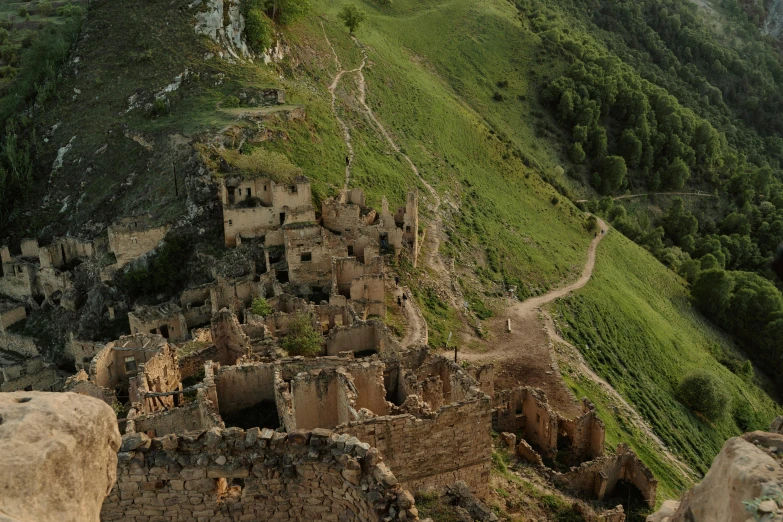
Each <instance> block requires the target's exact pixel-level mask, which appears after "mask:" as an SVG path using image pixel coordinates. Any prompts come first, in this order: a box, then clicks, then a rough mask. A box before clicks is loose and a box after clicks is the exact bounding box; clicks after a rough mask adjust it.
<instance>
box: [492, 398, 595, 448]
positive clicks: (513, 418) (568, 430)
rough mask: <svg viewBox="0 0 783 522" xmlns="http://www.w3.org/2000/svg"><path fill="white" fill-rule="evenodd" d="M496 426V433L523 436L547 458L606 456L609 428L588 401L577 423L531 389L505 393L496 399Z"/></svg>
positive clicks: (584, 403) (494, 420) (494, 421)
mask: <svg viewBox="0 0 783 522" xmlns="http://www.w3.org/2000/svg"><path fill="white" fill-rule="evenodd" d="M492 426H493V428H494V429H495V430H496V431H499V432H502V431H507V432H511V433H517V432H521V435H522V438H524V439H525V440H526V441H527V442H528V443H530V445H531V446H533V448H534V449H536V450H537V451H539V452H540V453H541V454H542V455H543V456H545V457H547V458H553V457H554V456H555V455H556V454H557V452H558V451H559V450H561V451H562V450H564V449H567V450H568V451H570V458H571V459H572V460H573V461H574V462H584V461H587V460H591V459H594V458H596V457H598V456H600V455H603V453H604V438H605V431H606V430H605V428H604V424H603V422H601V420H600V419H599V418H598V416H597V415H596V413H595V407H594V406H593V404H592V403H591V402H590V401H588V400H587V399H585V400H584V402H583V413H582V415H580V416H579V417H577V418H575V419H566V418H564V417H562V416H560V415H559V414H558V413H557V412H556V411H555V410H554V409H552V408H551V407H550V406H549V403H548V402H547V399H546V395H545V394H544V392H543V391H541V390H539V389H535V388H529V387H519V388H515V389H513V390H503V391H502V392H500V393H498V394H497V395H496V396H495V408H494V410H493V412H492Z"/></svg>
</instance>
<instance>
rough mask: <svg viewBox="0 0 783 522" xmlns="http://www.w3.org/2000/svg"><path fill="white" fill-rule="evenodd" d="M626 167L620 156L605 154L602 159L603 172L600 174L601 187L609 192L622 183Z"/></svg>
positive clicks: (606, 192) (626, 170) (604, 191)
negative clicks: (603, 159)
mask: <svg viewBox="0 0 783 522" xmlns="http://www.w3.org/2000/svg"><path fill="white" fill-rule="evenodd" d="M627 172H628V169H627V168H626V166H625V159H623V157H622V156H607V157H606V160H605V161H604V172H603V174H602V175H601V189H602V191H603V193H604V194H609V193H612V192H614V191H616V190H617V189H619V188H620V187H621V186H622V185H623V181H625V174H626V173H627Z"/></svg>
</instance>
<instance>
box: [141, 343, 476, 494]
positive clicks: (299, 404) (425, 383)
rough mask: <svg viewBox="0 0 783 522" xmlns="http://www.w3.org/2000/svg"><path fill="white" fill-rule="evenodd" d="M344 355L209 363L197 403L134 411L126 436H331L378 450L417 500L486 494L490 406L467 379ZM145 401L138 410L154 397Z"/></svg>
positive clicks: (422, 363) (406, 362)
mask: <svg viewBox="0 0 783 522" xmlns="http://www.w3.org/2000/svg"><path fill="white" fill-rule="evenodd" d="M343 354H344V355H341V356H327V357H318V358H313V359H305V358H302V357H294V358H283V359H274V360H263V361H254V360H252V358H248V357H243V358H240V360H239V361H237V364H234V365H229V366H224V365H221V364H219V363H214V362H211V361H208V362H206V363H205V368H204V378H203V380H202V382H201V383H199V384H197V385H196V386H195V387H194V388H193V392H195V393H194V394H193V395H194V396H192V397H191V398H189V399H184V400H183V402H182V403H180V404H179V405H178V406H177V407H174V408H166V409H159V410H156V411H141V410H142V408H136V409H135V410H134V411H132V413H131V414H129V416H128V423H127V427H126V429H127V432H128V433H133V432H139V433H145V434H147V435H149V436H163V435H165V434H167V433H176V434H180V435H185V434H187V433H189V432H191V431H192V430H202V431H208V430H210V429H212V428H221V429H222V428H226V427H227V428H232V427H234V428H242V429H246V430H247V429H250V428H254V427H260V428H266V429H269V430H276V429H283V430H285V431H286V432H288V433H295V432H297V431H299V430H313V429H319V428H320V429H330V430H334V431H335V432H336V433H343V434H346V436H353V437H356V438H357V439H358V440H360V441H365V442H367V443H368V444H370V445H374V446H376V447H377V448H378V450H379V452H380V454H381V455H382V456H383V458H384V459H385V460H386V462H387V463H388V464H389V466H390V467H391V469H392V470H393V471H394V473H395V474H396V476H397V477H398V478H399V480H400V482H401V483H402V484H403V486H404V487H407V488H410V489H412V490H414V491H417V490H420V489H427V488H431V487H435V488H437V487H440V486H445V485H447V484H451V483H453V482H455V481H456V480H463V481H465V482H466V483H468V485H469V486H470V487H471V488H472V489H473V490H474V491H476V492H478V493H479V494H482V495H483V494H484V493H486V492H487V488H488V481H489V466H490V459H489V455H490V451H491V437H490V435H491V434H490V430H491V417H490V408H491V405H490V398H489V397H488V396H487V395H485V394H484V393H483V392H482V391H481V390H480V389H479V388H478V387H477V386H476V382H475V381H474V380H473V379H472V378H471V377H470V376H469V375H467V374H466V373H465V372H464V371H463V370H462V369H461V368H460V367H458V366H457V365H455V364H453V363H450V362H449V361H448V360H446V359H444V358H443V357H440V356H437V355H433V354H432V353H430V352H429V351H428V350H427V349H426V348H421V349H418V350H412V351H396V350H387V351H384V352H380V353H378V354H376V355H373V356H370V357H364V358H361V359H355V358H354V357H353V353H352V352H350V351H348V353H346V352H343ZM145 393H146V395H145ZM145 393H142V392H139V396H138V397H137V399H138V401H144V400H149V397H151V396H155V394H154V393H153V394H150V392H145ZM191 393H192V392H191ZM414 440H415V441H417V442H416V444H411V441H414Z"/></svg>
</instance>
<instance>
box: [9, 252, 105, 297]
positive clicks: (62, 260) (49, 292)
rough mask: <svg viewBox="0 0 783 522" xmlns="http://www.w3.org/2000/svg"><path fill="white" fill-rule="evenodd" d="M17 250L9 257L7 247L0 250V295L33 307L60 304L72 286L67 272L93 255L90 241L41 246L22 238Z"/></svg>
mask: <svg viewBox="0 0 783 522" xmlns="http://www.w3.org/2000/svg"><path fill="white" fill-rule="evenodd" d="M20 250H21V252H20V254H18V255H12V254H11V251H10V249H9V248H8V247H7V246H3V247H0V261H2V269H0V294H2V295H5V296H8V297H10V298H12V299H15V300H17V301H21V302H30V300H34V301H35V303H36V304H41V303H43V301H44V300H46V301H49V302H50V303H52V304H60V301H61V299H62V298H63V296H64V294H65V293H66V292H67V291H68V290H69V289H70V288H71V287H72V286H73V276H72V275H71V272H70V270H72V269H73V268H74V267H75V266H76V265H78V264H79V263H81V262H83V261H85V260H87V259H89V258H91V257H92V256H93V255H94V247H93V244H92V242H89V241H81V240H79V239H76V238H71V237H67V238H60V239H58V240H56V241H55V242H54V243H53V244H51V245H49V246H44V247H39V245H38V241H36V240H35V239H23V240H22V242H21V245H20Z"/></svg>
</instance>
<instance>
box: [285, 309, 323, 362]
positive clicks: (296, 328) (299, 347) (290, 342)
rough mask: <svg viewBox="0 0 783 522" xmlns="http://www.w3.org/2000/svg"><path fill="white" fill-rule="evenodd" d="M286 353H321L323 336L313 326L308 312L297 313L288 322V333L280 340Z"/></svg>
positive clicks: (313, 354) (309, 354) (314, 355)
mask: <svg viewBox="0 0 783 522" xmlns="http://www.w3.org/2000/svg"><path fill="white" fill-rule="evenodd" d="M280 346H281V347H282V348H283V350H285V351H286V352H288V355H302V356H304V357H316V356H318V355H320V354H321V348H322V346H323V336H322V335H321V334H319V333H318V332H317V331H316V330H315V328H313V320H312V318H311V317H310V315H309V314H303V313H300V314H297V315H296V316H295V317H294V318H293V319H292V320H291V322H290V323H289V324H288V334H287V335H286V336H285V337H284V338H283V340H282V341H281V342H280Z"/></svg>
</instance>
